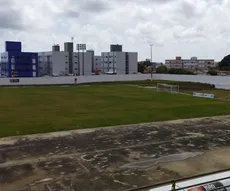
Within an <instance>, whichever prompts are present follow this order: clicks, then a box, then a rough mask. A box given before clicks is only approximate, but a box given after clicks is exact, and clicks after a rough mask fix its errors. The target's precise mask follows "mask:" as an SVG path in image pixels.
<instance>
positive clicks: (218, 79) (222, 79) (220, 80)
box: [0, 74, 230, 89]
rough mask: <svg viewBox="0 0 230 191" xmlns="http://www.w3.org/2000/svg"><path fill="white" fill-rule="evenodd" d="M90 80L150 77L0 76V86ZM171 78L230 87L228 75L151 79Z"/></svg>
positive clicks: (157, 77)
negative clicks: (16, 81) (15, 79)
mask: <svg viewBox="0 0 230 191" xmlns="http://www.w3.org/2000/svg"><path fill="white" fill-rule="evenodd" d="M75 78H77V83H91V82H113V81H138V80H147V79H151V75H150V74H132V75H98V76H97V75H96V76H66V77H65V76H63V77H37V78H17V79H19V80H20V82H19V83H10V78H0V86H3V85H12V86H13V85H55V84H57V85H60V84H74V83H75V82H74V79H75ZM154 79H155V80H173V81H190V82H201V83H208V84H215V85H216V87H219V88H224V89H230V83H229V81H230V77H228V76H200V75H169V74H153V80H154Z"/></svg>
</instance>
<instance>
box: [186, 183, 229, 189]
mask: <svg viewBox="0 0 230 191" xmlns="http://www.w3.org/2000/svg"><path fill="white" fill-rule="evenodd" d="M224 186H228V185H226V184H223V183H222V182H213V183H210V184H205V185H202V186H198V187H194V188H190V189H188V190H187V191H212V190H215V191H229V189H228V188H223V187H224ZM218 188H219V189H218Z"/></svg>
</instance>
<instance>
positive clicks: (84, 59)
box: [38, 51, 94, 76]
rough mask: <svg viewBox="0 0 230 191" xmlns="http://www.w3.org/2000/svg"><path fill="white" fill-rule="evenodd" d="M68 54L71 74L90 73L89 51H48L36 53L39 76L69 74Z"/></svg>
mask: <svg viewBox="0 0 230 191" xmlns="http://www.w3.org/2000/svg"><path fill="white" fill-rule="evenodd" d="M69 54H73V56H72V64H71V66H72V67H73V68H72V71H73V73H72V74H73V75H77V76H79V75H81V76H83V75H85V76H86V75H91V74H92V65H93V59H94V57H92V55H91V53H90V52H84V53H83V52H79V53H78V52H73V53H69V52H64V51H50V52H41V53H38V64H39V76H45V75H50V76H51V75H54V76H66V75H69V74H70V73H69V66H70V64H69Z"/></svg>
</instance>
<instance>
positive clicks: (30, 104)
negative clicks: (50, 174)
mask: <svg viewBox="0 0 230 191" xmlns="http://www.w3.org/2000/svg"><path fill="white" fill-rule="evenodd" d="M226 114H230V102H227V101H220V100H210V99H203V98H194V97H192V96H187V95H181V94H170V93H167V92H157V91H155V90H153V89H145V88H137V87H131V86H126V85H101V86H99V85H95V86H71V87H24V88H20V87H19V88H0V137H4V136H11V135H18V134H20V135H22V134H32V133H41V132H52V131H62V130H70V129H80V128H95V127H103V126H113V125H121V124H135V123H141V122H154V121H164V120H172V119H183V118H194V117H205V116H216V115H226Z"/></svg>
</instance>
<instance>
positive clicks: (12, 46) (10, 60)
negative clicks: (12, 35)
mask: <svg viewBox="0 0 230 191" xmlns="http://www.w3.org/2000/svg"><path fill="white" fill-rule="evenodd" d="M1 76H4V77H9V78H11V77H37V76H38V53H33V52H22V45H21V42H12V41H6V42H5V52H3V53H1Z"/></svg>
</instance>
